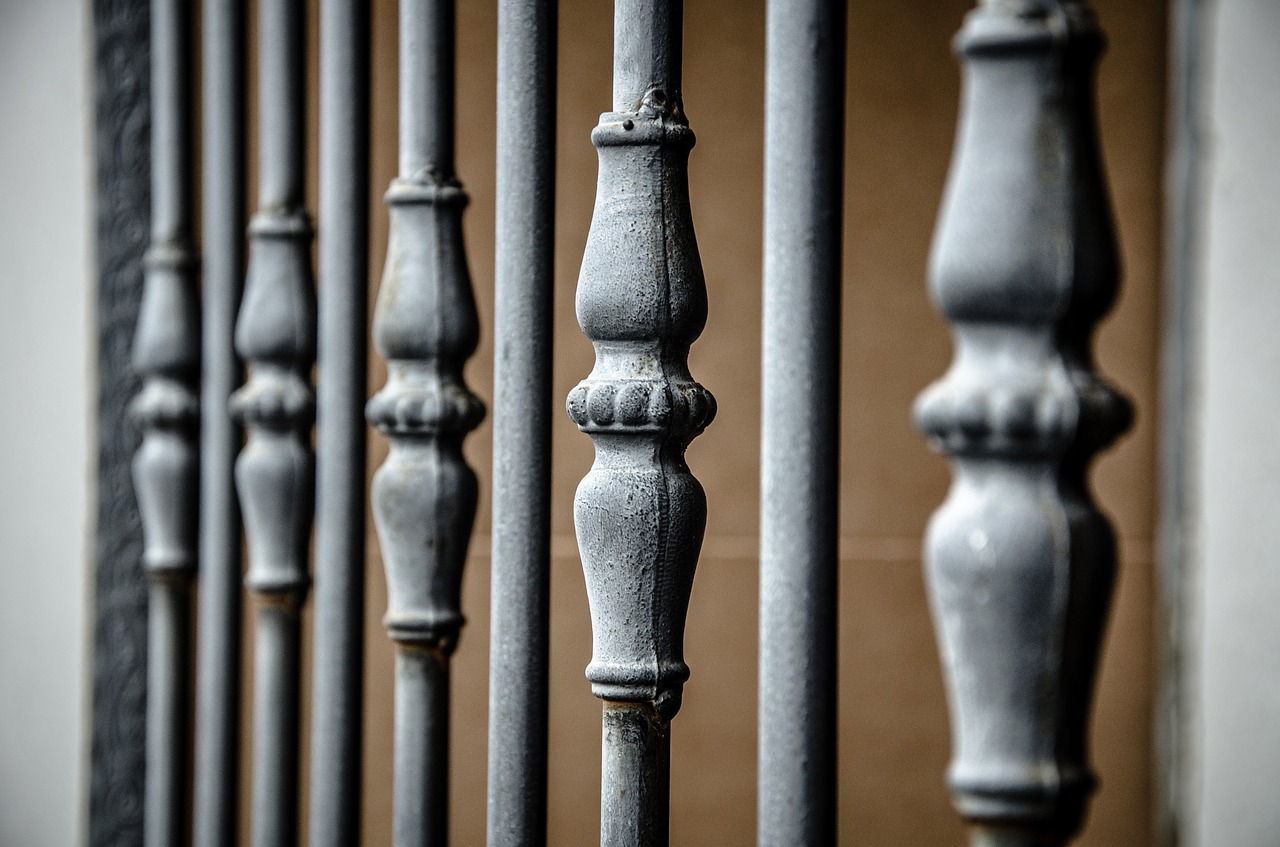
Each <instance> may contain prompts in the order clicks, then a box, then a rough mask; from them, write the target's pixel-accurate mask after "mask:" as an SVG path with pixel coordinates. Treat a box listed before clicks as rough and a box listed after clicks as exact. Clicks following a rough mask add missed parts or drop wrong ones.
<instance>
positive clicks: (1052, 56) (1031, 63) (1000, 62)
mask: <svg viewBox="0 0 1280 847" xmlns="http://www.w3.org/2000/svg"><path fill="white" fill-rule="evenodd" d="M1102 46H1103V38H1102V34H1101V32H1100V31H1099V29H1098V27H1097V24H1096V23H1095V21H1094V18H1093V16H1092V14H1091V13H1090V12H1089V11H1088V10H1087V9H1086V8H1085V6H1084V4H1083V3H1076V2H1056V0H1021V2H1012V0H991V2H984V3H983V4H982V6H981V7H980V8H979V9H977V10H975V11H974V12H972V13H971V14H970V15H969V17H968V20H967V21H966V23H965V26H964V28H963V29H962V30H961V32H960V35H959V37H958V39H957V49H958V51H959V53H960V54H961V57H962V59H963V62H964V66H965V87H964V99H963V108H962V113H961V119H960V129H959V137H958V141H957V144H958V149H957V153H956V158H955V161H954V164H953V168H952V172H951V176H950V182H949V184H948V188H947V193H946V198H945V200H944V203H943V207H942V213H941V218H940V221H939V226H938V232H937V236H936V240H935V243H934V250H933V258H932V268H931V276H932V292H933V296H934V299H935V301H936V303H937V304H938V306H939V308H940V309H941V310H942V312H943V313H944V314H945V315H946V316H947V318H948V319H949V320H950V321H951V323H952V326H953V329H954V334H955V339H956V356H955V360H954V361H953V363H952V365H951V368H950V370H949V371H948V373H947V374H946V376H945V377H944V378H943V379H942V380H941V381H939V382H938V383H936V384H935V385H933V386H932V387H930V388H929V389H928V390H927V391H925V392H924V394H923V395H921V397H920V400H919V401H918V403H917V406H916V419H917V421H918V423H919V425H920V427H921V429H922V430H923V431H924V432H925V433H926V434H927V435H928V436H929V439H930V442H931V444H932V445H933V446H934V447H935V449H937V450H939V451H941V452H944V453H947V454H950V455H951V456H952V458H953V469H954V481H953V484H952V488H951V492H950V494H949V495H948V497H947V500H946V502H945V503H944V504H943V505H942V507H941V508H940V509H939V510H938V511H937V512H936V513H935V515H934V517H933V520H932V522H931V524H930V527H929V533H928V540H927V560H928V561H927V572H928V577H929V584H930V592H931V599H932V603H933V609H934V617H935V621H936V624H937V628H938V633H939V641H940V646H941V652H942V658H943V665H944V668H945V670H946V676H947V683H948V693H949V696H950V705H951V715H952V731H953V746H954V755H953V759H952V763H951V768H950V777H949V782H950V785H951V788H952V791H953V792H954V795H955V800H956V805H957V808H958V809H959V811H960V813H961V814H962V815H963V816H964V817H965V818H966V819H967V820H968V821H970V822H971V823H973V824H975V826H976V832H975V842H974V843H975V844H984V845H985V844H1002V845H1005V844H1007V845H1023V844H1064V843H1066V841H1067V840H1069V839H1070V838H1071V837H1072V836H1073V835H1074V834H1075V833H1076V832H1077V831H1078V829H1079V828H1080V825H1081V823H1082V820H1083V816H1084V810H1085V806H1086V803H1087V799H1088V796H1089V794H1090V793H1091V792H1092V790H1093V787H1094V776H1093V773H1092V771H1091V769H1090V767H1089V762H1088V756H1087V750H1086V748H1087V724H1088V717H1089V710H1090V705H1091V701H1092V694H1093V685H1094V678H1095V673H1096V668H1097V663H1098V654H1099V649H1100V643H1101V638H1102V632H1103V628H1104V624H1105V621H1106V616H1107V610H1108V607H1109V604H1110V597H1111V590H1112V583H1113V581H1114V572H1115V556H1116V554H1115V538H1114V535H1113V532H1112V529H1111V526H1110V524H1109V523H1108V521H1107V519H1106V518H1105V516H1104V515H1103V514H1102V513H1101V512H1100V511H1099V510H1098V508H1097V507H1096V506H1095V505H1094V503H1093V500H1092V497H1091V494H1090V492H1089V489H1088V485H1087V480H1086V474H1087V471H1088V467H1089V464H1090V462H1091V460H1092V458H1093V456H1094V455H1095V454H1096V453H1098V452H1099V451H1100V450H1102V449H1103V448H1105V447H1106V446H1108V445H1109V444H1110V443H1111V442H1112V441H1113V440H1114V439H1115V438H1116V437H1117V436H1118V435H1119V434H1120V433H1122V432H1123V431H1124V430H1125V429H1126V428H1127V427H1128V426H1129V423H1130V419H1131V411H1130V406H1129V404H1128V402H1127V401H1126V400H1125V399H1124V398H1122V397H1121V396H1120V395H1119V394H1117V393H1116V392H1115V391H1114V390H1113V389H1112V388H1111V387H1110V386H1108V385H1107V384H1106V383H1105V382H1104V381H1103V379H1102V378H1101V377H1100V376H1099V375H1098V374H1097V373H1096V372H1095V371H1094V370H1093V365H1092V354H1091V350H1090V346H1091V341H1092V336H1093V332H1094V328H1095V325H1096V324H1097V322H1098V320H1099V319H1100V318H1101V317H1102V315H1103V314H1104V313H1105V312H1106V311H1107V309H1108V308H1109V307H1110V305H1111V302H1112V300H1113V299H1114V297H1115V293H1116V284H1117V277H1118V265H1119V263H1118V259H1117V248H1116V243H1115V238H1114V232H1113V224H1112V219H1111V210H1110V204H1109V200H1108V197H1107V191H1106V184H1105V180H1104V175H1103V172H1102V166H1101V157H1100V154H1099V150H1098V140H1097V130H1096V126H1095V119H1094V89H1093V76H1094V69H1095V65H1096V62H1097V59H1098V57H1099V55H1100V53H1101V50H1102Z"/></svg>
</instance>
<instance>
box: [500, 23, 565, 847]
mask: <svg viewBox="0 0 1280 847" xmlns="http://www.w3.org/2000/svg"><path fill="white" fill-rule="evenodd" d="M556 5H557V4H556V3H555V2H554V0H539V2H533V3H530V2H527V0H502V2H500V3H499V4H498V182H497V220H496V228H495V242H496V244H497V257H496V275H495V278H494V288H495V295H494V301H495V306H494V333H495V335H496V337H497V341H496V344H495V348H496V353H495V357H494V363H493V371H494V374H493V380H494V401H493V456H494V460H493V570H492V580H493V582H492V605H491V611H490V615H491V617H490V621H491V622H490V633H491V636H490V638H491V644H490V650H489V818H488V843H489V845H490V847H541V845H543V844H545V843H546V838H547V661H548V638H549V635H548V633H549V625H548V616H549V606H550V599H549V598H550V581H551V572H550V571H551V563H550V540H551V362H552V324H553V322H552V318H551V309H552V290H553V284H554V250H555V122H556V93H555V92H556ZM534 104H536V108H532V106H533V105H534Z"/></svg>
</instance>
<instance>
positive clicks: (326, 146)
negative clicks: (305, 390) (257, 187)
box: [309, 0, 369, 847]
mask: <svg viewBox="0 0 1280 847" xmlns="http://www.w3.org/2000/svg"><path fill="white" fill-rule="evenodd" d="M368 197H369V8H368V4H367V3H365V2H360V0H323V2H321V4H320V228H321V238H320V251H319V252H320V290H319V321H320V325H319V328H320V334H319V335H320V337H319V363H318V367H317V372H316V379H317V382H318V383H319V391H318V394H317V400H318V405H317V420H316V454H317V460H316V564H315V583H316V585H315V601H314V602H315V619H314V620H315V623H314V626H313V628H312V633H313V634H312V638H313V639H314V644H313V656H314V660H313V666H314V674H315V676H314V683H313V687H312V695H311V703H312V716H311V783H310V801H311V818H310V833H309V834H310V843H311V844H312V845H313V847H340V845H349V844H356V843H358V842H359V840H360V736H361V733H360V719H361V714H362V690H361V685H362V678H361V670H362V668H363V650H364V534H365V519H364V508H365V507H364V503H365V500H364V487H365V426H364V417H363V407H364V399H365V396H366V394H365V392H366V386H367V379H366V376H365V364H366V360H365V349H366V347H367V344H368V338H367V333H366V331H365V322H366V320H367V314H366V312H367V307H368V289H369V284H368V273H369V252H368V240H369V201H368Z"/></svg>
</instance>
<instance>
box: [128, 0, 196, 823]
mask: <svg viewBox="0 0 1280 847" xmlns="http://www.w3.org/2000/svg"><path fill="white" fill-rule="evenodd" d="M189 13H190V9H189V6H188V4H187V3H185V2H182V0H153V2H152V4H151V91H152V113H151V186H152V201H151V247H150V249H149V250H148V251H147V255H146V259H145V262H144V266H145V267H144V277H145V288H144V292H143V298H142V303H141V307H140V309H139V313H138V327H137V332H136V334H135V336H134V347H133V363H134V367H135V369H136V370H137V372H138V373H139V374H141V376H142V378H143V388H142V391H141V393H140V394H138V396H137V397H135V398H134V400H133V403H132V405H131V407H130V411H131V413H132V415H133V418H134V420H135V421H136V422H137V424H138V426H139V428H140V429H141V431H142V444H141V445H140V447H139V449H138V451H137V453H136V454H135V456H134V462H133V477H134V488H135V490H136V493H137V498H138V511H139V514H140V516H141V519H142V528H143V539H144V549H143V556H142V558H143V567H144V568H145V570H146V572H147V574H148V577H149V578H150V581H151V588H150V608H149V611H148V651H149V652H148V659H147V739H146V763H147V768H146V788H145V803H146V806H145V809H144V815H143V818H144V835H143V841H144V843H145V844H146V845H147V847H171V845H181V844H184V843H185V842H186V838H187V779H188V777H189V772H188V771H189V768H190V759H189V750H188V747H189V744H188V738H189V732H190V724H189V720H190V714H189V711H188V707H189V701H190V692H189V687H190V667H191V656H190V640H191V639H190V632H189V630H190V626H191V604H190V597H189V593H190V590H191V583H192V581H193V579H194V577H195V573H196V554H197V547H198V544H199V539H198V523H199V521H198V510H199V505H198V503H199V447H198V443H197V442H198V435H197V432H196V430H197V427H198V424H199V416H200V412H199V404H198V400H197V395H196V382H197V380H198V378H199V369H200V341H199V332H200V323H199V316H198V308H199V307H198V302H197V289H198V281H197V278H196V254H195V250H194V248H193V246H192V229H193V226H192V224H193V221H194V218H195V208H194V193H193V191H192V185H193V178H192V174H191V163H192V161H193V152H192V151H193V149H194V138H193V132H192V130H193V126H192V123H193V121H192V118H193V111H192V105H191V104H192V98H191V87H192V86H191V83H192V67H191V58H190V57H191V53H192V51H191V49H190V48H191V38H190V36H191V26H190V23H191V21H190V17H189Z"/></svg>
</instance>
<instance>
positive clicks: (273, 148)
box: [232, 0, 315, 847]
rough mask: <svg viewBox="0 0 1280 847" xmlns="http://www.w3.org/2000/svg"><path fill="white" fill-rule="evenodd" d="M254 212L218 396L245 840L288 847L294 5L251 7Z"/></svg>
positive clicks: (304, 361) (295, 515)
mask: <svg viewBox="0 0 1280 847" xmlns="http://www.w3.org/2000/svg"><path fill="white" fill-rule="evenodd" d="M258 33H259V36H258V40H259V77H258V83H259V98H258V100H259V105H260V109H259V122H258V123H259V132H260V136H259V141H258V147H259V160H260V176H259V198H258V201H259V211H258V212H257V213H256V214H255V215H254V216H253V220H252V221H251V222H250V224H249V238H250V248H249V268H248V274H247V278H246V281H245V290H244V301H243V303H242V304H241V307H240V316H239V320H238V323H237V325H236V349H237V351H238V352H239V353H240V355H241V356H242V357H243V358H244V359H245V360H246V361H247V363H248V380H247V381H246V383H245V385H244V386H243V387H241V388H240V389H239V390H238V391H237V392H236V393H235V395H233V397H232V412H233V414H235V415H236V417H237V418H238V419H239V420H240V421H241V422H242V423H244V425H245V428H246V430H247V433H248V439H247V443H246V444H245V448H244V450H242V451H241V453H240V458H239V460H238V461H237V463H236V486H237V488H238V490H239V494H240V506H241V511H242V513H243V517H244V528H245V535H246V538H247V541H248V547H249V570H248V573H247V574H246V576H245V584H246V586H247V587H248V588H249V590H250V592H251V593H252V594H253V595H254V598H255V600H256V601H257V629H256V632H255V645H254V647H255V650H254V652H255V667H254V724H253V797H252V803H253V807H252V844H253V845H254V847H282V845H292V844H294V843H296V841H297V816H298V736H299V726H298V684H299V680H298V673H299V664H300V657H299V631H298V630H299V620H298V617H299V612H300V609H301V606H302V602H303V599H304V597H305V595H306V590H307V582H308V579H307V552H308V549H307V548H308V542H309V540H310V535H311V517H312V505H313V498H314V488H313V482H314V474H315V469H314V461H313V456H312V453H311V437H310V429H311V422H312V420H313V417H314V414H315V402H314V395H313V393H312V390H311V386H310V384H309V383H308V379H309V377H310V373H311V363H312V361H313V359H314V356H315V299H314V291H313V282H312V274H311V249H310V246H311V235H312V229H311V221H310V218H309V216H308V215H307V211H306V208H305V206H304V198H303V194H304V182H303V179H304V171H303V156H304V137H303V127H304V126H305V120H304V111H305V108H306V103H305V100H304V97H303V95H304V80H305V65H304V47H305V38H306V26H305V22H304V17H303V3H302V0H262V2H261V3H260V5H259V16H258Z"/></svg>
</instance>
